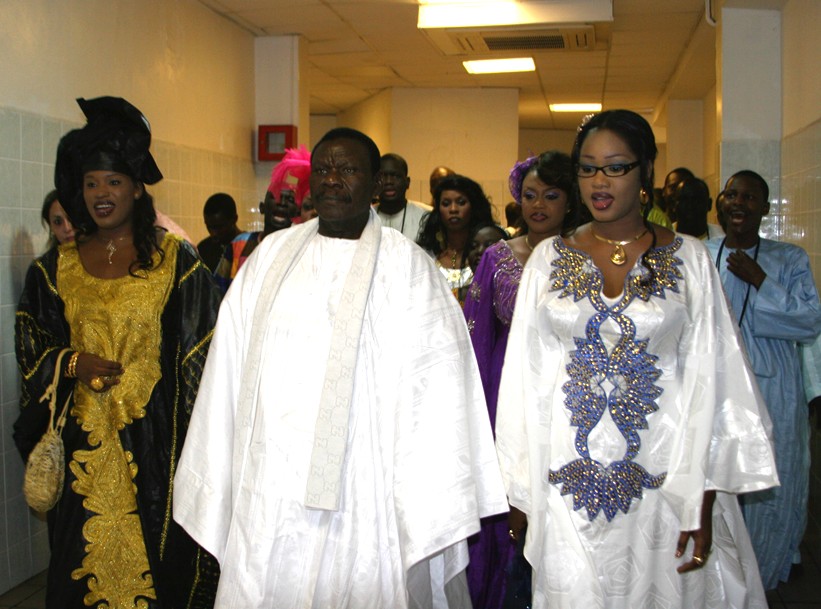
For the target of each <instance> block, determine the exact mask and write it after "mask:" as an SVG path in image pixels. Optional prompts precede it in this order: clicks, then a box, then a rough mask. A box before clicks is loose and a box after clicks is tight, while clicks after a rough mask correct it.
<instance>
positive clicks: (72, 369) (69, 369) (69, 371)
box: [65, 351, 80, 379]
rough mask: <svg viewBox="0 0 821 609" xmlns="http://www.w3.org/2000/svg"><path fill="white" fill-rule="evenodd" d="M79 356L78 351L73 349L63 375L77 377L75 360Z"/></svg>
mask: <svg viewBox="0 0 821 609" xmlns="http://www.w3.org/2000/svg"><path fill="white" fill-rule="evenodd" d="M79 358H80V352H79V351H75V352H74V353H72V354H71V357H70V358H68V364H67V365H66V371H65V376H66V378H70V379H76V378H77V360H78V359H79Z"/></svg>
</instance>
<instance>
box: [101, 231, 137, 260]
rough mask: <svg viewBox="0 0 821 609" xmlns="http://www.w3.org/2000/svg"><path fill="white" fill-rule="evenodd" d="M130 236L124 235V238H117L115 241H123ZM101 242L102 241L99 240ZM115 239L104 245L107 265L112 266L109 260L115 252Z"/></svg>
mask: <svg viewBox="0 0 821 609" xmlns="http://www.w3.org/2000/svg"><path fill="white" fill-rule="evenodd" d="M129 237H131V235H126V236H125V237H117V239H116V241H122V240H124V239H128V238H129ZM100 241H102V239H100ZM114 241H115V239H109V240H108V243H106V246H105V250H106V251H107V252H108V264H114V262H113V261H112V260H111V258H112V257H113V256H114V253H115V252H116V251H117V246H116V245H114Z"/></svg>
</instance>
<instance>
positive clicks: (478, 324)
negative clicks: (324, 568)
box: [464, 241, 522, 609]
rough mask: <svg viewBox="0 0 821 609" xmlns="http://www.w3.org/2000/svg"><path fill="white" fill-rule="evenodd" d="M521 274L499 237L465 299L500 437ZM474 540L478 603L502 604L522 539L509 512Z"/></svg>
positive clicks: (479, 607)
mask: <svg viewBox="0 0 821 609" xmlns="http://www.w3.org/2000/svg"><path fill="white" fill-rule="evenodd" d="M521 278H522V265H521V264H520V263H519V261H518V260H517V259H516V256H514V255H513V250H511V249H510V246H509V245H508V244H507V243H506V242H504V241H499V242H498V243H495V244H493V245H492V246H490V247H489V248H488V249H487V250H486V251H485V253H484V254H483V255H482V260H481V261H480V262H479V266H478V267H477V268H476V275H475V276H474V278H473V283H472V284H471V286H470V289H469V290H468V294H467V297H466V299H465V307H464V310H465V319H467V323H468V329H469V330H470V338H471V341H473V349H474V352H475V353H476V360H477V361H478V363H479V372H480V374H481V376H482V385H483V386H484V390H485V400H486V401H487V410H488V415H489V417H490V425H491V427H492V428H493V434H494V437H495V435H496V399H497V397H498V395H499V378H500V377H501V374H502V364H503V363H504V359H505V348H506V347H507V335H508V332H509V331H510V321H511V319H512V318H513V308H514V306H515V305H516V292H517V290H518V289H519V282H520V281H521ZM468 544H469V546H468V550H469V553H470V564H469V565H468V569H467V578H468V588H469V589H470V597H471V600H472V601H473V607H474V609H500V608H501V607H502V603H503V601H504V598H505V586H506V584H507V570H508V567H509V565H510V561H511V559H512V558H513V555H514V553H515V551H516V544H515V542H514V541H513V540H511V539H510V537H509V535H508V522H507V514H500V515H497V516H493V517H490V518H483V519H482V528H481V530H480V531H479V533H478V534H476V535H474V536H473V537H471V538H470V539H469V540H468Z"/></svg>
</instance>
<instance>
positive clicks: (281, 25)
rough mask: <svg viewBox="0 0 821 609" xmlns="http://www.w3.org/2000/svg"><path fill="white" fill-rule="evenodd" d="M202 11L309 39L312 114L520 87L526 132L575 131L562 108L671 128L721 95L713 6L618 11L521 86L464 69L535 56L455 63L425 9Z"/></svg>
mask: <svg viewBox="0 0 821 609" xmlns="http://www.w3.org/2000/svg"><path fill="white" fill-rule="evenodd" d="M200 2H202V4H204V5H206V6H208V7H209V8H211V9H212V10H214V11H215V12H217V13H218V14H220V15H222V16H223V17H225V18H226V19H229V20H230V21H232V22H234V23H236V24H237V25H239V26H240V27H242V28H244V29H246V30H247V31H249V32H251V33H252V34H254V35H255V36H271V35H286V34H298V35H300V36H302V37H304V39H305V40H306V41H307V49H308V52H307V57H308V62H309V65H310V72H309V90H310V96H311V100H310V111H311V114H335V113H337V112H339V111H342V110H345V109H347V108H349V107H351V106H353V105H355V104H357V103H359V102H361V101H363V100H365V99H367V98H369V97H370V96H372V95H374V94H376V93H378V92H379V91H381V90H383V89H386V88H390V87H411V88H417V87H423V88H452V87H513V88H517V89H519V126H520V128H533V129H536V128H538V129H575V128H576V126H577V125H578V123H579V121H580V119H581V115H580V114H556V113H552V112H550V110H549V109H548V104H549V103H562V102H601V103H602V104H603V105H604V107H605V108H629V109H632V110H635V111H639V112H642V113H644V114H646V115H648V118H650V119H651V120H652V122H653V123H654V125H656V126H658V127H663V126H665V114H666V113H665V104H666V101H667V99H671V98H675V99H701V98H702V97H704V95H705V94H706V93H708V92H709V91H710V89H711V88H712V87H713V86H714V84H715V73H716V70H715V63H716V62H715V40H716V30H715V28H714V27H712V26H710V25H709V24H708V22H707V19H706V18H705V6H706V4H707V3H706V2H705V0H613V17H614V20H613V21H612V22H608V23H598V24H593V25H594V32H595V45H594V47H593V49H592V50H577V51H574V50H537V51H528V52H527V54H528V55H530V56H532V57H533V58H534V60H535V63H536V72H530V73H520V74H511V75H469V74H467V73H466V72H465V70H464V68H463V67H462V64H461V62H462V60H464V59H483V58H490V57H508V56H517V55H522V54H523V53H522V52H521V51H520V52H511V51H502V52H492V53H491V52H485V53H484V54H473V55H471V56H470V57H465V56H459V55H446V54H444V52H442V51H441V50H440V49H439V48H438V47H437V46H436V45H434V43H433V42H431V39H430V38H429V37H428V36H427V35H426V34H425V33H423V32H422V31H420V30H418V29H417V27H416V21H417V8H418V2H417V0H200ZM713 4H718V1H717V0H714V2H713ZM712 10H713V11H715V10H716V9H712Z"/></svg>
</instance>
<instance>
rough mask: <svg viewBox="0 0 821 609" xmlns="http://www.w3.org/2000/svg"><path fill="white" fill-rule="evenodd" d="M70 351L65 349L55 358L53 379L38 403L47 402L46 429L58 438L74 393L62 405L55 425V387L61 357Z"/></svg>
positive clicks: (57, 381)
mask: <svg viewBox="0 0 821 609" xmlns="http://www.w3.org/2000/svg"><path fill="white" fill-rule="evenodd" d="M71 352H72V350H71V349H69V348H68V347H66V348H65V349H63V350H62V351H60V354H59V355H58V356H57V363H56V364H55V365H54V378H53V380H52V381H51V384H50V385H49V386H48V387H46V390H45V392H44V393H43V395H42V396H40V401H41V402H45V401H46V400H48V401H49V402H48V409H49V412H50V413H51V414H50V416H49V420H48V428H49V429H50V430H51V429H53V430H54V431H55V432H56V433H57V435H58V436H59V435H60V434H61V433H62V431H63V426H64V425H65V424H66V415H67V414H68V403H69V402H70V401H71V394H72V393H74V390H72V391H71V392H70V393H69V394H68V397H67V398H66V403H65V404H63V409H62V411H60V415H59V416H58V417H57V424H56V425H55V424H54V413H55V411H56V410H57V387H58V386H59V384H60V376H61V375H60V364H61V363H62V361H63V356H64V355H65V354H66V353H71Z"/></svg>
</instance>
